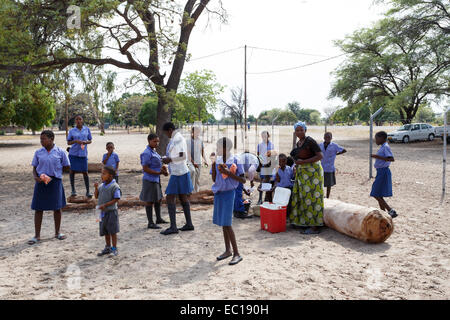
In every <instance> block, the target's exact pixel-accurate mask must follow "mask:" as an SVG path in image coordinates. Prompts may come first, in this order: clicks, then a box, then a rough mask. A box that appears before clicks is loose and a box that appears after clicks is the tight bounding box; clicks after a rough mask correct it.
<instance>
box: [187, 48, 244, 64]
mask: <svg viewBox="0 0 450 320" xmlns="http://www.w3.org/2000/svg"><path fill="white" fill-rule="evenodd" d="M242 48H243V47H242V46H240V47H237V48H233V49H228V50H224V51H220V52H216V53H212V54H209V55H207V56H203V57H198V58H194V59H190V60H189V61H188V62H190V61H196V60H200V59H206V58H210V57H214V56H218V55H221V54H224V53H228V52H231V51H235V50H238V49H242Z"/></svg>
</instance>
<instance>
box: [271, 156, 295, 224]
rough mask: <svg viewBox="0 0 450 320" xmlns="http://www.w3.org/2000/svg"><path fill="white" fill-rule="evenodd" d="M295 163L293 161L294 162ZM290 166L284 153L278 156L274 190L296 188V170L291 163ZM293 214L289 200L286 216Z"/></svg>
mask: <svg viewBox="0 0 450 320" xmlns="http://www.w3.org/2000/svg"><path fill="white" fill-rule="evenodd" d="M292 160H293V159H292ZM292 162H293V161H292ZM289 164H290V165H288V157H287V156H286V155H285V154H284V153H280V155H279V156H278V169H277V170H276V173H275V174H274V176H273V179H274V185H273V189H272V190H275V188H276V187H281V188H287V189H291V191H292V188H293V186H294V180H293V179H294V169H293V165H292V163H291V161H289ZM290 212H291V200H290V199H289V203H288V206H287V210H286V215H287V216H288V217H289V214H290Z"/></svg>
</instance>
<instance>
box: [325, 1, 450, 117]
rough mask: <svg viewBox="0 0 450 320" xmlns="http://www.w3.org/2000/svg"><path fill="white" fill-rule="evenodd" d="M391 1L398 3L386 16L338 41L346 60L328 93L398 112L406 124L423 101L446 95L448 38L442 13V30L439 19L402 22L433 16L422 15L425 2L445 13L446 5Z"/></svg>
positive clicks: (449, 85)
mask: <svg viewBox="0 0 450 320" xmlns="http://www.w3.org/2000/svg"><path fill="white" fill-rule="evenodd" d="M391 3H394V4H395V5H396V7H394V9H393V10H391V11H390V12H388V13H387V16H386V18H384V19H382V20H380V21H378V22H377V23H376V24H375V25H374V26H373V27H371V28H363V29H361V30H357V31H356V32H354V33H353V34H352V35H350V36H348V37H346V38H345V39H344V40H340V41H337V42H336V45H337V46H338V47H339V48H340V49H341V50H342V51H344V52H345V53H347V58H346V61H345V62H344V63H343V64H342V65H341V66H339V67H338V68H337V69H336V70H335V72H334V75H335V76H336V79H337V80H336V81H335V83H334V84H333V87H332V90H331V93H330V97H339V98H341V99H343V100H344V101H346V102H347V103H348V105H349V106H352V105H357V104H360V103H368V104H370V105H371V106H374V108H376V109H378V107H380V106H386V107H387V108H388V109H392V110H395V111H396V112H398V114H399V117H400V119H401V121H402V122H403V123H410V122H411V121H412V119H414V117H415V115H416V113H417V111H418V110H419V107H420V106H421V105H427V104H429V103H430V101H438V100H439V99H441V98H442V97H443V96H449V95H450V73H449V72H450V36H449V33H448V32H447V31H446V29H445V26H446V25H447V23H448V17H447V18H446V16H445V14H444V15H443V18H442V19H443V20H445V21H441V20H439V21H441V22H442V25H439V27H438V28H437V29H439V30H441V31H442V32H440V31H438V30H437V29H436V27H435V26H436V24H435V23H437V22H433V23H431V22H429V23H428V22H427V23H425V22H424V24H423V25H422V27H421V28H416V27H414V26H413V25H412V24H411V23H406V22H408V21H409V22H411V21H415V20H417V19H422V20H423V19H425V20H426V19H428V18H430V19H431V15H432V14H430V16H429V17H428V18H426V17H425V16H424V15H425V11H423V9H421V8H422V6H423V5H426V6H431V7H433V8H435V9H436V10H438V11H439V10H441V9H442V8H443V9H444V10H443V11H444V12H446V11H448V9H449V5H448V4H444V2H442V1H418V0H417V1H416V0H411V1H406V0H404V1H402V0H398V1H391ZM419 7H420V8H419ZM439 8H441V9H439ZM439 19H440V18H439ZM425 20H423V21H425ZM443 26H444V27H443Z"/></svg>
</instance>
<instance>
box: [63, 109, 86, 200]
mask: <svg viewBox="0 0 450 320" xmlns="http://www.w3.org/2000/svg"><path fill="white" fill-rule="evenodd" d="M75 124H76V126H75V128H72V129H70V131H69V135H68V136H67V144H68V145H69V146H71V147H70V150H69V159H70V186H71V187H72V195H73V196H75V195H77V192H76V190H75V173H77V172H78V173H79V172H81V173H82V174H83V178H84V185H85V186H86V196H87V197H90V198H91V197H92V194H91V193H90V192H89V176H88V158H87V155H88V152H87V145H88V144H90V143H92V135H91V130H89V128H88V127H86V126H84V125H83V117H81V116H76V117H75Z"/></svg>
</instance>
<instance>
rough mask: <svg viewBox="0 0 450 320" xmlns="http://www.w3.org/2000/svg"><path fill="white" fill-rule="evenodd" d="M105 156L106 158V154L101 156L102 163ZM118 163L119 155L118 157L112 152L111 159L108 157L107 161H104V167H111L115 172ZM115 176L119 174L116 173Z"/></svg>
mask: <svg viewBox="0 0 450 320" xmlns="http://www.w3.org/2000/svg"><path fill="white" fill-rule="evenodd" d="M107 156H108V154H107V153H105V154H104V155H103V159H102V162H103V161H105V159H106V157H107ZM119 162H120V159H119V155H118V154H117V153H115V152H113V153H112V154H111V157H109V159H108V161H106V163H105V166H110V167H113V168H114V169H116V170H117V164H118V163H119ZM117 174H119V173H118V172H117Z"/></svg>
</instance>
